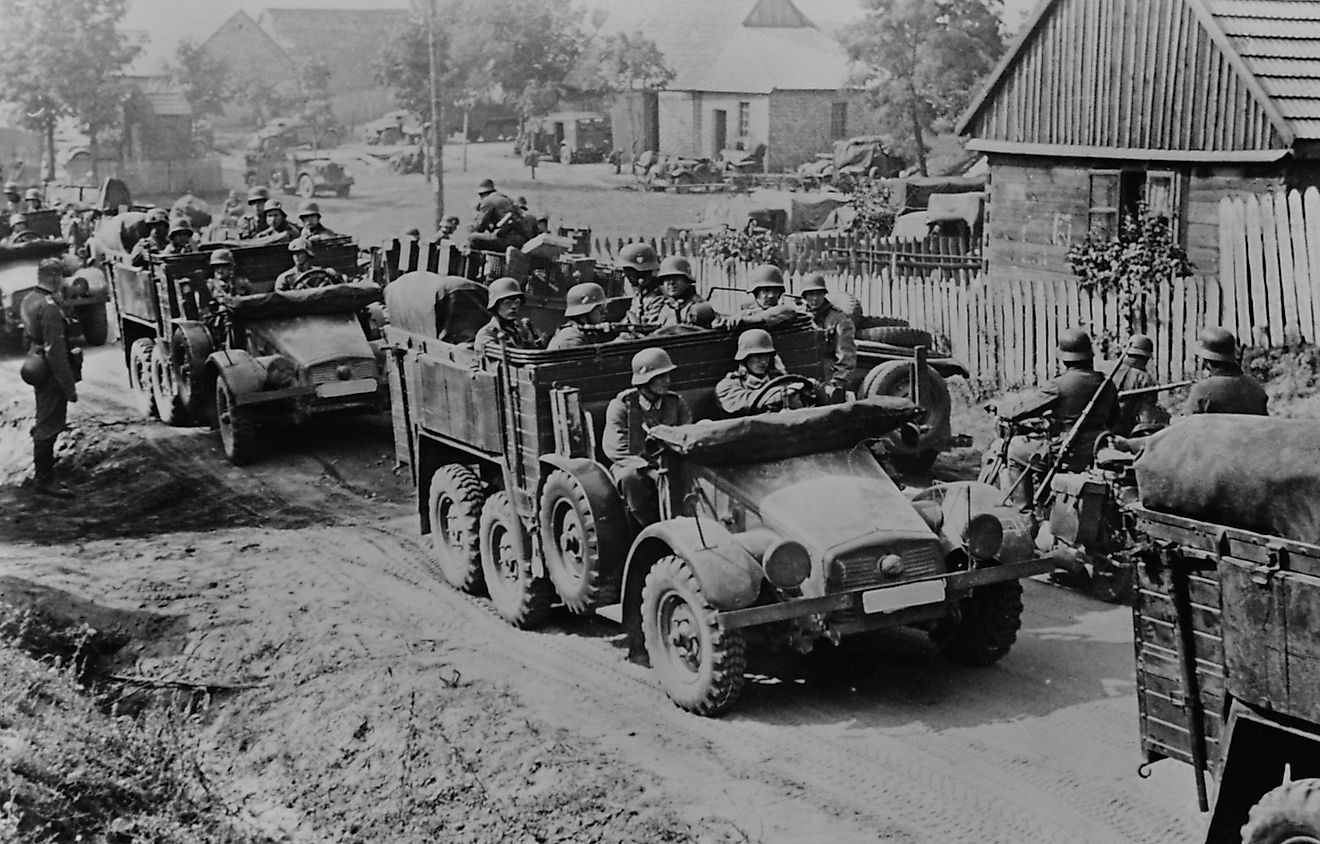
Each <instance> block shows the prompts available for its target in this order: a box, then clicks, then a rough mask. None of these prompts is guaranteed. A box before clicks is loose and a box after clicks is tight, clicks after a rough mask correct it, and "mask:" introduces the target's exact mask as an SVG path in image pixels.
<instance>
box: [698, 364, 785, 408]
mask: <svg viewBox="0 0 1320 844" xmlns="http://www.w3.org/2000/svg"><path fill="white" fill-rule="evenodd" d="M783 374H784V373H783V371H782V370H779V369H776V368H774V367H771V368H770V369H768V370H766V373H765V375H753V374H752V373H751V372H749V371H748V370H747V367H745V366H739V367H738V368H737V369H735V370H733V371H732V372H730V373H729V374H727V375H725V376H724V377H723V378H721V379H720V382H719V383H718V384H716V385H715V399H716V401H718V402H719V405H720V410H722V411H724V413H725V414H726V415H728V416H746V415H747V414H749V413H752V412H753V410H754V408H753V407H752V399H753V398H754V397H755V396H756V393H757V391H758V390H760V389H761V388H762V387H764V386H765V385H766V384H767V383H769V382H770V380H771V379H773V378H778V377H779V376H781V375H783ZM786 399H787V406H788V407H790V408H792V407H802V400H801V397H800V396H797V395H796V394H790V395H789V396H787V397H786Z"/></svg>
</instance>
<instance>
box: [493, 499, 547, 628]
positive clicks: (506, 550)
mask: <svg viewBox="0 0 1320 844" xmlns="http://www.w3.org/2000/svg"><path fill="white" fill-rule="evenodd" d="M522 529H523V526H522V522H521V521H520V520H519V519H518V514H517V513H515V512H514V511H513V504H512V503H510V501H509V494H508V493H507V492H497V493H495V494H494V495H492V496H491V497H490V498H487V499H486V504H485V506H484V507H482V508H481V572H482V574H483V575H485V577H486V591H487V592H488V593H490V601H491V603H492V604H494V605H495V611H496V612H498V613H499V614H500V617H501V618H503V619H504V620H505V621H507V622H509V623H510V624H512V625H513V626H514V627H518V628H520V629H523V630H528V629H531V628H533V627H539V626H540V625H541V624H542V623H544V622H545V619H546V616H548V615H549V614H550V604H551V603H552V602H553V601H554V596H555V590H554V587H553V586H551V585H550V581H549V580H546V579H545V578H543V577H532V571H531V567H530V566H529V565H528V563H527V560H526V559H524V558H522V557H521V556H519V554H518V546H517V544H516V541H515V538H514V533H513V532H514V531H515V530H522Z"/></svg>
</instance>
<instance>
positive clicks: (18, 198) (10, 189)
mask: <svg viewBox="0 0 1320 844" xmlns="http://www.w3.org/2000/svg"><path fill="white" fill-rule="evenodd" d="M4 196H5V200H4V201H5V204H4V208H3V214H4V216H5V217H10V216H12V215H14V214H20V213H22V211H23V196H22V194H20V193H19V191H18V183H17V182H5V187H4Z"/></svg>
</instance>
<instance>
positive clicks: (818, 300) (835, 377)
mask: <svg viewBox="0 0 1320 844" xmlns="http://www.w3.org/2000/svg"><path fill="white" fill-rule="evenodd" d="M801 294H802V304H803V306H804V307H805V308H806V312H807V315H808V316H810V317H811V322H812V324H813V325H814V326H816V328H817V329H818V330H820V331H823V332H824V333H825V342H826V343H827V344H828V347H829V352H830V357H831V361H832V362H831V364H830V368H829V371H828V372H827V373H826V374H825V378H824V383H822V384H821V393H822V397H823V399H824V400H825V401H826V402H827V403H830V402H841V401H843V400H844V397H845V393H846V391H847V389H848V382H849V380H850V379H851V378H852V373H853V370H854V369H856V368H857V327H856V326H855V325H853V321H852V318H851V317H849V316H848V315H847V314H845V313H844V312H843V311H841V310H839V309H838V308H837V307H835V305H834V303H833V302H831V301H830V299H829V288H828V287H827V286H826V284H825V276H824V275H822V274H820V273H816V274H815V275H812V276H811V277H810V278H808V279H807V280H806V282H804V283H803V285H802V290H801Z"/></svg>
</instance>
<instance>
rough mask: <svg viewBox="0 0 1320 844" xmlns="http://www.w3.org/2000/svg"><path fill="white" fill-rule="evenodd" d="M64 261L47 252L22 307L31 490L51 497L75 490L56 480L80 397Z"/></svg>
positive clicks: (62, 495)
mask: <svg viewBox="0 0 1320 844" xmlns="http://www.w3.org/2000/svg"><path fill="white" fill-rule="evenodd" d="M63 277H64V265H63V263H62V262H61V261H60V260H59V259H58V258H47V259H46V260H44V261H42V262H41V263H40V264H39V265H38V267H37V289H36V290H33V291H32V292H31V293H29V294H28V295H27V296H26V297H25V298H24V299H23V303H22V305H21V306H20V307H19V311H20V313H21V314H22V317H23V332H24V336H25V338H26V340H27V344H28V347H29V354H28V359H27V360H26V361H25V362H24V364H23V371H22V376H23V380H24V381H26V382H27V383H29V384H31V385H32V387H33V389H34V391H35V393H36V400H37V412H36V422H35V424H34V425H33V426H32V463H33V469H34V473H33V475H34V477H33V482H32V491H33V492H35V493H37V494H38V495H45V496H49V497H52V498H72V497H73V493H72V492H70V491H69V490H68V489H67V488H66V487H65V486H64V485H62V484H60V483H58V482H57V481H56V480H55V441H56V439H58V438H59V435H60V432H61V431H63V430H64V429H65V427H66V422H67V418H68V409H69V402H76V401H77V400H78V388H77V382H78V380H79V372H78V367H77V366H76V361H77V360H78V359H79V357H80V356H81V350H79V349H74V348H71V347H70V342H69V334H70V332H69V325H68V321H67V320H66V319H65V316H64V311H63V309H62V308H61V307H60V294H59V290H60V282H61V280H62V279H63Z"/></svg>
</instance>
